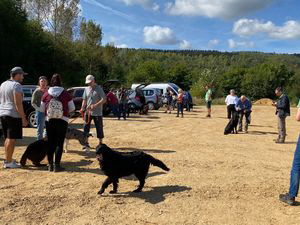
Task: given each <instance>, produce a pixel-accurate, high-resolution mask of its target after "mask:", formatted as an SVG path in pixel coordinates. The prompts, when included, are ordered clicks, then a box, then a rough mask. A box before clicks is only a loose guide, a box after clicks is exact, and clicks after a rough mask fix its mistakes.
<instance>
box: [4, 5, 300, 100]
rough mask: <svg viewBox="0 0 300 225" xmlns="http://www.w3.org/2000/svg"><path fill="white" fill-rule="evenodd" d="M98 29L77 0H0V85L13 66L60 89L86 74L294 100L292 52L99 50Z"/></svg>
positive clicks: (296, 70) (299, 59)
mask: <svg viewBox="0 0 300 225" xmlns="http://www.w3.org/2000/svg"><path fill="white" fill-rule="evenodd" d="M102 36H103V32H102V28H101V26H100V25H99V24H97V23H95V22H94V21H92V20H86V19H85V18H82V17H81V16H80V8H79V0H1V1H0V75H1V76H0V81H1V82H2V81H4V80H5V79H7V78H8V76H9V70H10V69H11V68H12V67H14V66H16V65H18V66H22V67H23V68H24V69H25V70H26V71H28V72H29V73H30V76H28V77H26V79H25V83H27V84H34V83H36V82H37V78H38V77H39V76H40V75H46V76H48V77H50V76H51V74H53V73H60V74H61V75H62V77H63V80H64V85H65V86H66V87H69V86H78V85H83V81H84V77H85V76H86V75H87V74H93V75H95V77H96V79H97V80H98V82H99V83H102V82H104V81H106V80H108V79H118V80H120V81H122V82H123V83H124V84H125V86H128V87H130V85H131V84H132V83H134V82H173V83H176V84H177V85H179V86H180V87H181V88H183V89H184V90H190V91H191V93H192V95H193V96H199V97H200V96H203V95H204V92H205V90H204V87H205V86H206V85H207V84H209V85H211V86H212V87H213V90H214V96H215V97H223V96H225V95H226V94H227V93H228V92H229V90H230V89H235V90H236V91H237V93H238V94H239V95H241V94H245V95H247V96H248V97H250V98H251V99H253V100H255V99H260V98H264V97H267V98H274V89H275V88H276V87H277V86H282V87H284V88H285V89H286V91H287V93H288V94H289V95H290V97H292V100H293V101H294V102H296V101H297V99H298V97H299V96H300V93H299V92H300V91H299V88H298V86H299V84H300V55H299V54H294V55H291V54H275V53H260V52H218V51H202V50H156V49H129V48H127V49H119V48H116V47H114V45H113V43H110V44H106V45H102Z"/></svg>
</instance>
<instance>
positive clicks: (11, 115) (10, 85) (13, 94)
mask: <svg viewBox="0 0 300 225" xmlns="http://www.w3.org/2000/svg"><path fill="white" fill-rule="evenodd" d="M24 75H26V73H25V72H24V71H23V69H22V68H21V67H14V68H13V69H12V70H11V71H10V79H9V80H7V81H5V82H3V83H2V84H1V86H0V119H1V124H2V129H3V135H4V138H5V141H4V149H5V160H4V163H3V168H5V169H6V168H19V167H20V165H19V164H17V163H16V161H15V160H13V158H12V157H13V154H14V150H15V144H16V139H22V138H23V134H22V126H23V127H26V126H27V125H28V122H27V120H26V116H25V113H24V110H23V90H22V85H21V83H22V81H23V79H24Z"/></svg>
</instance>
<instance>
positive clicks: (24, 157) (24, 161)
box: [20, 151, 27, 166]
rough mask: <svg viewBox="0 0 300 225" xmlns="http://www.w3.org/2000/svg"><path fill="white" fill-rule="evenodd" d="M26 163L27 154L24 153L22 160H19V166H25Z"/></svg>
mask: <svg viewBox="0 0 300 225" xmlns="http://www.w3.org/2000/svg"><path fill="white" fill-rule="evenodd" d="M26 161H27V153H26V151H25V152H24V154H23V155H22V158H21V161H20V164H21V166H25V165H26Z"/></svg>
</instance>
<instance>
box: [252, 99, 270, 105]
mask: <svg viewBox="0 0 300 225" xmlns="http://www.w3.org/2000/svg"><path fill="white" fill-rule="evenodd" d="M253 104H254V105H272V104H273V100H272V99H269V98H262V99H259V100H257V101H256V102H254V103H253Z"/></svg>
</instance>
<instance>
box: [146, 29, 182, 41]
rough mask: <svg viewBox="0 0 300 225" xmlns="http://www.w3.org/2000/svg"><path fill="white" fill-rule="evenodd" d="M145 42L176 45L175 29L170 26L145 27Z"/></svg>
mask: <svg viewBox="0 0 300 225" xmlns="http://www.w3.org/2000/svg"><path fill="white" fill-rule="evenodd" d="M144 42H145V43H148V44H158V45H174V44H177V43H178V42H179V41H178V40H177V38H176V36H175V34H174V32H173V30H171V29H170V28H168V27H160V26H152V27H148V26H146V27H144Z"/></svg>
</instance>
